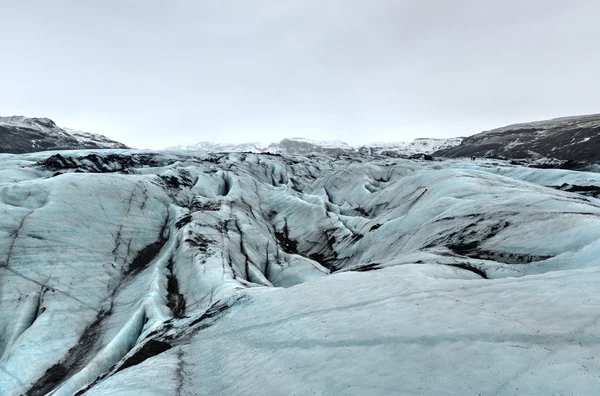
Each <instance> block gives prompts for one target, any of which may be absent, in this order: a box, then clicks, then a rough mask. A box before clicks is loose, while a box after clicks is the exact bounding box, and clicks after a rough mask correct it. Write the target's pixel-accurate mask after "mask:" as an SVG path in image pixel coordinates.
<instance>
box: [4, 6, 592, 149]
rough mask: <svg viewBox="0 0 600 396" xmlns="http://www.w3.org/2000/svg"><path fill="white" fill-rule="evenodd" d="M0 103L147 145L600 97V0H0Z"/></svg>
mask: <svg viewBox="0 0 600 396" xmlns="http://www.w3.org/2000/svg"><path fill="white" fill-rule="evenodd" d="M0 13H1V15H2V23H1V24H0V44H1V47H0V48H1V51H2V52H1V53H2V57H1V60H0V72H1V73H0V78H1V81H0V115H13V114H15V115H26V116H37V117H49V118H52V119H54V120H55V121H56V122H57V124H59V125H61V126H69V127H72V128H77V129H82V130H86V131H90V132H97V133H102V134H105V135H107V136H109V137H111V138H114V139H116V140H120V141H122V142H124V143H126V144H129V145H132V146H134V147H139V148H161V147H165V146H170V145H175V144H184V143H195V142H199V141H204V140H210V141H217V142H234V141H265V142H271V141H276V140H280V139H282V138H284V137H295V136H298V137H307V138H313V139H321V140H325V139H338V140H345V141H347V142H349V143H353V144H357V143H362V142H367V141H409V140H412V139H414V138H416V137H451V136H466V135H471V134H474V133H477V132H480V131H481V130H484V129H490V128H493V127H497V126H503V125H505V124H510V123H514V122H520V121H531V120H537V119H546V118H553V117H558V116H567V115H576V114H589V113H598V112H600V76H599V73H600V51H599V50H598V49H599V44H598V42H599V40H600V23H599V22H598V17H599V15H600V1H597V0H570V1H564V0H500V1H496V0H196V1H193V0H163V1H159V0H52V1H49V0H18V1H16V0H0Z"/></svg>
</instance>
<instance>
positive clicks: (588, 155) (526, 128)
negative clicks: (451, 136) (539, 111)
mask: <svg viewBox="0 0 600 396" xmlns="http://www.w3.org/2000/svg"><path fill="white" fill-rule="evenodd" d="M435 155H436V156H438V157H451V158H457V157H489V158H507V159H522V158H544V157H546V158H556V159H560V160H569V161H581V162H600V114H595V115H588V116H579V117H568V118H557V119H554V120H549V121H538V122H532V123H525V124H515V125H510V126H507V127H503V128H498V129H493V130H490V131H486V132H482V133H479V134H477V135H473V136H470V137H467V138H465V139H464V140H463V141H462V143H461V144H460V145H459V146H456V147H451V148H448V149H444V150H440V151H437V152H436V153H435Z"/></svg>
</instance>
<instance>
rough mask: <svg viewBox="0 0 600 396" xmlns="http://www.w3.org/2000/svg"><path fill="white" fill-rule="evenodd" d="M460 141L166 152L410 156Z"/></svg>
mask: <svg viewBox="0 0 600 396" xmlns="http://www.w3.org/2000/svg"><path fill="white" fill-rule="evenodd" d="M461 141H462V138H451V139H415V140H414V141H413V142H410V143H404V142H392V143H370V144H366V145H362V146H355V147H353V146H351V145H349V144H348V143H346V142H343V141H339V140H334V141H317V140H311V139H304V138H290V139H283V140H282V141H281V142H279V143H271V144H268V145H267V144H262V143H239V144H221V143H210V142H201V143H197V144H193V145H188V146H174V147H170V148H169V150H191V151H199V152H205V153H211V152H212V153H238V152H251V153H277V154H290V155H305V154H313V153H321V154H329V155H336V154H352V153H354V152H359V153H363V154H376V155H392V156H411V155H414V154H432V153H433V152H435V151H438V150H442V149H446V148H449V147H454V146H457V145H459V144H460V142H461Z"/></svg>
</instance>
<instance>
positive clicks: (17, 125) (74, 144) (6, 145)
mask: <svg viewBox="0 0 600 396" xmlns="http://www.w3.org/2000/svg"><path fill="white" fill-rule="evenodd" d="M109 148H110V149H118V148H122V149H124V148H128V147H127V146H125V145H124V144H122V143H119V142H115V141H114V140H110V139H108V138H107V137H105V136H102V135H97V134H93V133H88V132H81V131H76V130H72V129H63V128H59V127H58V126H56V124H55V123H54V121H52V120H50V119H48V118H27V117H21V116H13V117H0V153H30V152H37V151H46V150H77V149H109Z"/></svg>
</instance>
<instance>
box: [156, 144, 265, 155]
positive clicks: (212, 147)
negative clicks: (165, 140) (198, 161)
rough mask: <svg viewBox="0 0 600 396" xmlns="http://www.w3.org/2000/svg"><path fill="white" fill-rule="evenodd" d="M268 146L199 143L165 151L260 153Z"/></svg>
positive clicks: (174, 147) (173, 147)
mask: <svg viewBox="0 0 600 396" xmlns="http://www.w3.org/2000/svg"><path fill="white" fill-rule="evenodd" d="M267 146H268V144H263V143H258V142H249V143H214V142H199V143H195V144H190V145H179V146H172V147H169V148H168V149H167V150H174V151H176V150H187V151H198V152H203V153H242V152H249V153H262V152H265V151H266V148H267Z"/></svg>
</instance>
